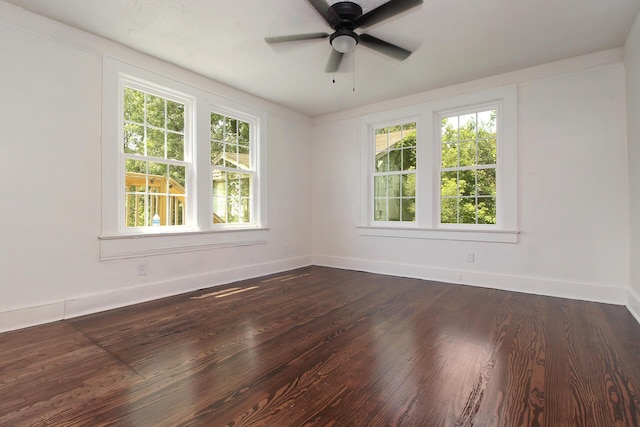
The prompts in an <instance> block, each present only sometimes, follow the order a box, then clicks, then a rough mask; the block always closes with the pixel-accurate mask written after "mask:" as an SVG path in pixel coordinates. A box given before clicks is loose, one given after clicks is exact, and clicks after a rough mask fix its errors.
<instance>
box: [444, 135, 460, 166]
mask: <svg viewBox="0 0 640 427" xmlns="http://www.w3.org/2000/svg"><path fill="white" fill-rule="evenodd" d="M457 166H458V143H457V142H455V141H453V142H445V141H443V142H442V167H443V168H455V167H457Z"/></svg>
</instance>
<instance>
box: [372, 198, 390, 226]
mask: <svg viewBox="0 0 640 427" xmlns="http://www.w3.org/2000/svg"><path fill="white" fill-rule="evenodd" d="M373 219H374V220H375V221H386V220H387V199H386V198H384V199H383V198H376V199H375V200H374V207H373Z"/></svg>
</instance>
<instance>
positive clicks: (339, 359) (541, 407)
mask: <svg viewBox="0 0 640 427" xmlns="http://www.w3.org/2000/svg"><path fill="white" fill-rule="evenodd" d="M639 422H640V325H638V323H637V322H636V321H635V320H634V319H633V317H632V316H631V314H629V312H628V311H627V310H626V308H624V307H621V306H613V305H606V304H596V303H588V302H582V301H572V300H566V299H560V298H549V297H541V296H532V295H525V294H519V293H513V292H504V291H498V290H491V289H483V288H474V287H467V286H457V285H446V284H441V283H434V282H427V281H421V280H413V279H406V278H397V277H391V276H382V275H376V274H369V273H362V272H355V271H345V270H337V269H330V268H322V267H310V268H305V269H300V270H295V271H291V272H288V273H282V274H278V275H274V276H269V277H264V278H259V279H253V280H247V281H243V282H239V283H234V284H230V285H227V286H223V287H216V288H212V289H208V290H204V291H199V292H194V293H190V294H184V295H179V296H176V297H171V298H166V299H162V300H157V301H153V302H149V303H145V304H139V305H135V306H131V307H126V308H122V309H118V310H113V311H109V312H104V313H99V314H95V315H90V316H85V317H82V318H76V319H72V320H69V321H62V322H56V323H52V324H48V325H43V326H38V327H33V328H29V329H24V330H20V331H14V332H9V333H5V334H1V335H0V425H3V426H4V425H7V426H23V425H24V426H31V425H56V426H63V425H74V426H75V425H87V426H98V425H123V426H134V425H135V426H164V425H167V426H174V425H203V426H224V425H233V426H244V425H247V426H249V425H250V426H305V425H320V426H387V425H390V426H396V425H402V426H456V427H460V426H465V427H468V426H478V427H484V426H554V427H555V426H638V425H639Z"/></svg>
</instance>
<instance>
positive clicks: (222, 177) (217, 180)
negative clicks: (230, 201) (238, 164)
mask: <svg viewBox="0 0 640 427" xmlns="http://www.w3.org/2000/svg"><path fill="white" fill-rule="evenodd" d="M213 195H214V197H216V196H218V197H226V196H227V173H226V172H222V171H214V172H213Z"/></svg>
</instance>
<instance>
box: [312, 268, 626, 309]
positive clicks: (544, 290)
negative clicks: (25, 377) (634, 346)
mask: <svg viewBox="0 0 640 427" xmlns="http://www.w3.org/2000/svg"><path fill="white" fill-rule="evenodd" d="M313 264H314V265H321V266H325V267H335V268H344V269H348V270H361V271H367V272H370V273H378V274H388V275H393V276H402V277H411V278H415V279H423V280H433V281H437V282H445V283H456V284H461V285H470V286H479V287H485V288H492V289H501V290H505V291H513V292H523V293H528V294H535V295H544V296H551V297H560V298H570V299H577V300H583V301H594V302H602V303H607V304H617V305H625V304H626V303H627V300H628V295H627V293H628V292H627V289H624V288H617V287H608V286H598V285H593V284H590V283H578V282H566V281H558V280H548V279H540V278H532V277H521V276H512V275H503V274H493V273H483V272H475V271H463V270H451V269H444V268H438V267H430V266H422V265H413V264H398V263H389V262H384V261H371V260H363V259H354V258H342V257H332V256H314V257H313Z"/></svg>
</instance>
